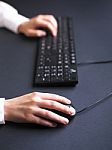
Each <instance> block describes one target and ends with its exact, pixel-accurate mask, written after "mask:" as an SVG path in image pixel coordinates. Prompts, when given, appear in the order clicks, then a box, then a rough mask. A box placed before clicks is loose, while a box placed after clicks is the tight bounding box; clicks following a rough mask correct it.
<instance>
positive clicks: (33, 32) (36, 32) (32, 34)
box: [27, 29, 46, 37]
mask: <svg viewBox="0 0 112 150" xmlns="http://www.w3.org/2000/svg"><path fill="white" fill-rule="evenodd" d="M45 35H46V32H45V31H42V30H36V29H34V30H29V31H28V33H27V36H29V37H42V36H45Z"/></svg>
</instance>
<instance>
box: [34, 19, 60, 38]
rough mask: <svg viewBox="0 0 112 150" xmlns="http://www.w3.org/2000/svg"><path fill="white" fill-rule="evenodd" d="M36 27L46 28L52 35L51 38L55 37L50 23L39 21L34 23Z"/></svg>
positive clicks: (53, 28) (54, 31)
mask: <svg viewBox="0 0 112 150" xmlns="http://www.w3.org/2000/svg"><path fill="white" fill-rule="evenodd" d="M36 24H37V27H43V28H47V29H48V30H50V32H51V33H52V34H53V36H56V34H57V30H56V28H55V27H54V26H53V25H52V23H51V22H49V21H46V20H44V19H39V20H37V22H36Z"/></svg>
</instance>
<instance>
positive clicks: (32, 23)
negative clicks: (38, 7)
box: [18, 15, 57, 37]
mask: <svg viewBox="0 0 112 150" xmlns="http://www.w3.org/2000/svg"><path fill="white" fill-rule="evenodd" d="M41 27H42V28H46V29H48V30H49V31H50V32H51V33H52V35H53V36H56V35H57V21H56V19H55V18H54V16H52V15H38V16H36V17H34V18H31V19H30V20H29V21H26V22H24V23H22V24H21V25H20V26H19V27H18V32H19V33H23V34H25V35H26V36H28V37H36V36H38V37H41V36H45V35H46V32H45V30H40V29H39V28H41Z"/></svg>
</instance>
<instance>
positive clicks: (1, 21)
mask: <svg viewBox="0 0 112 150" xmlns="http://www.w3.org/2000/svg"><path fill="white" fill-rule="evenodd" d="M28 20H29V19H28V18H26V17H24V16H22V15H20V14H19V13H18V11H17V10H16V9H15V8H13V7H12V6H10V5H9V4H7V3H5V2H2V1H0V27H5V28H7V29H9V30H11V31H13V32H15V33H18V26H19V25H20V24H21V23H23V22H26V21H28Z"/></svg>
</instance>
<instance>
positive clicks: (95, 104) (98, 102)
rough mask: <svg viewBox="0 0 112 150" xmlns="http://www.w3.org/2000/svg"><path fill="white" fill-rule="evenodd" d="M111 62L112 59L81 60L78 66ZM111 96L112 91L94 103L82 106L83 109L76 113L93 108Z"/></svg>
mask: <svg viewBox="0 0 112 150" xmlns="http://www.w3.org/2000/svg"><path fill="white" fill-rule="evenodd" d="M109 63H112V60H104V61H86V62H79V63H77V66H85V65H92V64H109ZM111 96H112V92H110V93H108V94H107V95H106V96H105V97H103V98H101V99H99V100H97V101H96V102H95V103H92V104H90V105H88V106H86V107H84V108H82V109H81V110H78V111H76V113H78V114H79V113H81V112H84V111H87V110H89V109H92V108H94V107H96V106H97V105H98V104H100V103H101V102H103V101H105V100H107V99H108V98H110V97H111Z"/></svg>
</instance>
